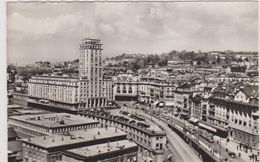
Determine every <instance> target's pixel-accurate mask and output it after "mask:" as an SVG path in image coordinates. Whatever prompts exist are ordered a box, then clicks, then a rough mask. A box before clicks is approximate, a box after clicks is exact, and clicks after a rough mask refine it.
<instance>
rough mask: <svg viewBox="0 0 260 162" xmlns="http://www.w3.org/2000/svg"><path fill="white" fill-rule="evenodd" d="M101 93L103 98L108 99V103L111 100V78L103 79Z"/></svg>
mask: <svg viewBox="0 0 260 162" xmlns="http://www.w3.org/2000/svg"><path fill="white" fill-rule="evenodd" d="M103 93H104V96H105V97H106V98H107V99H108V101H112V100H113V80H112V78H104V86H103Z"/></svg>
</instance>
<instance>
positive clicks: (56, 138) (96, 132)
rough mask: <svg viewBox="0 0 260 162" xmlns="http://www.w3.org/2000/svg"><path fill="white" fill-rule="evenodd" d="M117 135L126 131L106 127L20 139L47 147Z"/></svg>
mask: <svg viewBox="0 0 260 162" xmlns="http://www.w3.org/2000/svg"><path fill="white" fill-rule="evenodd" d="M118 136H126V133H124V132H122V131H120V130H118V129H116V128H114V127H108V128H91V129H86V130H79V131H73V132H69V133H68V134H55V135H51V136H45V137H34V138H29V139H22V141H24V142H25V143H29V144H33V145H36V146H39V147H42V148H46V149H48V148H53V147H59V146H68V145H73V144H79V143H85V142H90V141H95V140H99V139H107V138H112V137H118Z"/></svg>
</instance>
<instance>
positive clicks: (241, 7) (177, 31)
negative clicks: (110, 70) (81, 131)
mask: <svg viewBox="0 0 260 162" xmlns="http://www.w3.org/2000/svg"><path fill="white" fill-rule="evenodd" d="M87 36H88V37H91V38H98V39H101V41H102V43H103V49H104V51H103V56H104V57H112V56H116V55H120V54H122V53H145V54H155V53H157V54H161V53H166V52H169V51H171V50H180V51H182V50H186V51H191V50H194V51H198V50H201V51H212V50H235V51H257V40H258V3H256V2H248V3H247V2H232V3H229V2H225V3H223V2H222V3H221V2H210V3H209V2H208V3H207V2H167V3H166V2H138V3H137V2H107V3H105V2H85V3H82V2H81V3H79V2H71V3H65V2H60V3H47V2H46V3H41V2H27V3H21V2H20V3H19V2H16V3H13V2H12V3H10V2H9V3H7V59H8V63H17V64H29V63H34V62H36V61H51V62H59V61H69V60H73V59H76V58H78V57H79V44H80V42H81V40H82V39H83V38H85V37H87Z"/></svg>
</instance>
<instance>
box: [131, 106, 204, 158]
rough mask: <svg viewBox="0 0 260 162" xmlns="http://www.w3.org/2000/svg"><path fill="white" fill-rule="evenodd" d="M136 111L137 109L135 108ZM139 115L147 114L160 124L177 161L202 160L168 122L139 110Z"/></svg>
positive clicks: (148, 117) (147, 116) (146, 115)
mask: <svg viewBox="0 0 260 162" xmlns="http://www.w3.org/2000/svg"><path fill="white" fill-rule="evenodd" d="M134 111H136V110H134ZM138 113H139V115H143V116H145V117H146V118H147V119H149V120H151V119H152V120H153V121H154V122H155V123H156V124H158V125H160V126H161V127H162V128H163V129H164V130H165V131H166V134H167V138H168V141H169V144H170V147H169V148H170V150H171V151H172V152H173V154H174V161H176V162H200V161H202V160H201V159H200V158H199V157H198V156H197V155H196V154H195V152H194V150H193V149H192V148H191V147H190V146H189V145H188V144H187V143H186V142H185V141H183V139H182V138H181V137H180V136H179V135H178V134H176V133H175V132H174V131H172V130H171V129H170V128H169V127H168V125H167V124H166V123H164V122H163V121H161V120H158V119H157V118H154V117H152V116H150V115H148V114H145V113H143V112H142V111H138Z"/></svg>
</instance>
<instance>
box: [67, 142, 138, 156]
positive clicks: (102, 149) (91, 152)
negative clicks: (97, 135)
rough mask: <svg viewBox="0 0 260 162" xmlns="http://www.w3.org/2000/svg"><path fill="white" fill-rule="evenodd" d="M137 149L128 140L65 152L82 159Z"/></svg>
mask: <svg viewBox="0 0 260 162" xmlns="http://www.w3.org/2000/svg"><path fill="white" fill-rule="evenodd" d="M133 147H137V145H136V144H135V143H134V142H131V141H129V140H121V141H116V142H108V143H103V144H98V145H92V146H87V147H81V148H76V149H71V150H67V152H69V153H73V154H76V155H79V156H82V157H92V156H96V155H100V154H106V153H109V152H115V151H119V150H122V149H127V148H133Z"/></svg>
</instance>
